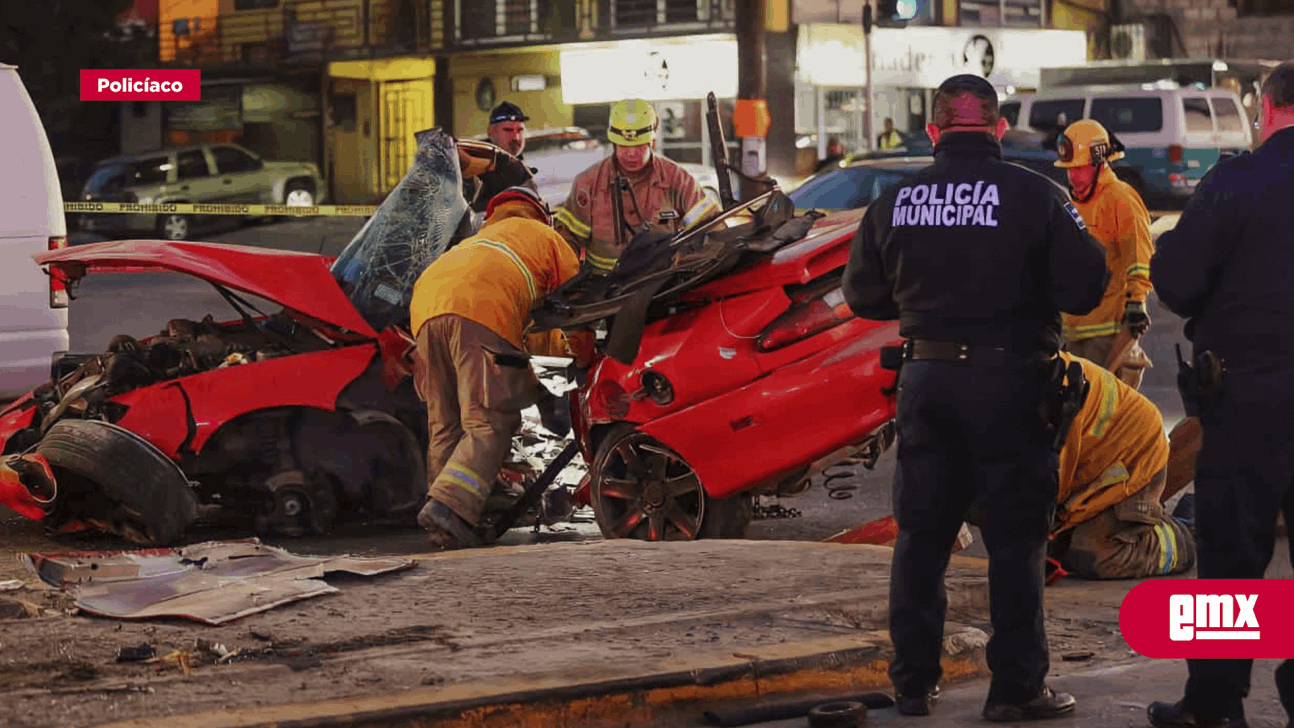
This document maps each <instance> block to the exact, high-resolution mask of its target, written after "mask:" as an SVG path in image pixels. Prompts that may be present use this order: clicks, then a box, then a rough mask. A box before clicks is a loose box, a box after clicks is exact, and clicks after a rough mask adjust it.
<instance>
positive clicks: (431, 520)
mask: <svg viewBox="0 0 1294 728" xmlns="http://www.w3.org/2000/svg"><path fill="white" fill-rule="evenodd" d="M551 222H552V221H551V217H550V215H549V211H548V206H547V205H545V204H544V202H543V200H541V199H540V198H539V196H538V195H537V194H536V193H534V192H533V191H531V190H529V189H527V188H524V187H513V188H510V189H507V190H505V191H503V192H501V193H499V194H498V195H496V196H495V197H494V198H492V199H491V200H490V203H489V207H488V208H487V210H486V219H485V224H484V225H483V226H482V227H481V229H480V231H479V232H478V233H477V234H476V235H474V236H472V237H469V238H467V239H466V240H464V241H463V242H462V243H459V244H458V245H456V246H455V247H453V248H450V249H449V250H448V251H446V252H445V253H444V254H443V255H441V256H440V257H439V258H437V259H436V260H435V261H434V262H432V264H431V265H429V266H428V267H427V270H425V271H424V272H423V273H422V275H420V276H419V277H418V280H417V282H416V283H415V284H414V288H413V299H412V302H411V303H410V307H409V308H410V310H409V317H410V326H411V329H412V330H413V331H414V332H416V334H415V336H416V341H417V345H416V349H415V352H414V385H415V387H416V389H417V392H418V396H419V397H420V398H421V399H422V400H423V401H424V402H426V403H427V428H428V435H429V440H430V442H429V445H428V448H427V476H428V480H429V483H430V484H429V486H428V496H429V499H428V501H427V503H426V505H425V506H424V507H423V509H422V511H421V512H420V513H419V514H418V524H419V525H420V526H422V527H423V528H425V529H427V531H428V532H429V533H430V536H431V540H432V542H433V543H435V544H436V545H439V546H441V547H443V548H462V547H469V546H475V545H478V543H479V541H478V539H477V537H476V534H475V532H474V530H473V529H474V527H475V526H476V524H477V522H478V520H479V519H480V517H481V510H482V507H483V506H484V504H485V500H486V498H487V497H488V496H489V495H490V491H491V490H492V488H493V487H494V481H495V477H496V476H497V475H498V472H499V469H500V467H501V466H502V465H503V463H504V461H505V460H506V459H507V457H508V454H509V453H510V452H511V449H512V437H513V435H514V434H515V433H516V431H517V430H518V428H519V427H520V426H521V411H522V410H523V409H525V408H526V407H529V406H531V405H533V404H541V405H542V403H543V402H551V401H552V397H553V395H551V394H550V393H549V392H548V390H547V389H546V388H545V387H544V386H543V385H542V384H541V383H540V382H539V380H538V379H537V378H536V377H535V374H534V372H533V371H532V370H531V368H530V364H529V359H528V358H527V356H526V352H525V347H526V346H527V344H530V345H531V346H535V345H536V344H537V343H541V342H542V343H546V345H548V346H551V347H553V348H550V349H547V350H532V351H531V352H530V353H534V354H543V355H548V356H567V355H568V354H569V353H568V348H567V342H566V341H565V340H564V339H563V338H562V337H560V336H549V335H538V336H535V335H527V326H528V324H529V323H530V311H531V309H532V308H533V307H534V304H535V302H536V301H537V300H538V299H540V298H541V297H543V296H545V295H547V294H548V293H551V292H552V291H553V290H554V289H556V288H557V287H558V286H560V285H561V284H562V283H564V282H565V281H567V280H568V279H570V278H572V277H573V276H574V275H575V274H576V273H578V272H579V266H580V264H579V260H578V259H577V258H576V257H575V253H574V251H572V250H571V247H570V246H569V245H568V244H567V243H566V241H565V240H563V239H562V237H561V236H560V235H558V234H557V231H556V230H554V229H553V228H552V227H551ZM554 349H556V350H554ZM545 424H547V423H545ZM559 434H564V433H559Z"/></svg>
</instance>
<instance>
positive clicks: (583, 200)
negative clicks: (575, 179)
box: [575, 190, 589, 207]
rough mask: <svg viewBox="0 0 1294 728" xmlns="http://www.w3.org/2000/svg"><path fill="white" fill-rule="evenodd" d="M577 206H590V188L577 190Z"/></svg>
mask: <svg viewBox="0 0 1294 728" xmlns="http://www.w3.org/2000/svg"><path fill="white" fill-rule="evenodd" d="M575 206H576V207H588V206H589V191H588V190H578V191H576V193H575Z"/></svg>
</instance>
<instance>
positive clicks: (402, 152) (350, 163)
mask: <svg viewBox="0 0 1294 728" xmlns="http://www.w3.org/2000/svg"><path fill="white" fill-rule="evenodd" d="M374 88H376V89H377V90H378V91H377V92H378V94H379V96H378V98H377V99H376V104H375V103H374V102H375V98H374ZM331 89H332V91H331V93H332V96H333V97H337V96H345V95H350V94H354V96H355V128H354V129H353V130H349V131H348V130H346V129H343V128H342V127H340V126H337V125H333V124H330V125H329V129H328V145H329V147H328V158H329V166H330V167H331V180H332V181H331V184H332V193H333V195H334V196H335V198H336V200H337V202H338V203H339V204H348V203H349V204H363V203H375V202H377V201H380V200H381V199H382V198H383V197H384V196H385V195H386V194H387V193H388V192H390V191H391V189H392V188H394V187H395V186H396V184H398V183H399V182H400V180H401V179H403V178H404V175H405V172H407V171H408V169H409V165H410V164H411V163H412V161H413V155H414V152H415V151H416V150H417V143H416V142H415V141H414V138H413V135H414V133H415V132H418V131H422V130H423V129H430V128H431V127H433V126H435V92H434V79H433V78H431V77H423V78H405V79H387V80H377V79H375V80H373V81H369V80H367V79H359V78H336V77H334V78H333V79H332V80H331Z"/></svg>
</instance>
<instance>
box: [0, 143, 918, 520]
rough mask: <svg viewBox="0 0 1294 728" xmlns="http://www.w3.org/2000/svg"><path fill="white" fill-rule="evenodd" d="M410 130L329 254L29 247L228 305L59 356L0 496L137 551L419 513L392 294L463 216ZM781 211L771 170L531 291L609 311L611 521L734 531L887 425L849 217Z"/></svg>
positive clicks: (460, 227) (448, 149)
mask: <svg viewBox="0 0 1294 728" xmlns="http://www.w3.org/2000/svg"><path fill="white" fill-rule="evenodd" d="M418 138H419V151H418V156H417V157H416V158H415V162H414V166H413V168H412V169H411V170H410V172H409V175H408V176H406V178H405V180H404V181H403V182H402V183H401V184H400V186H398V187H397V188H396V190H395V191H393V192H392V194H391V195H390V196H389V197H388V199H387V201H386V202H385V203H384V204H383V206H382V208H381V209H379V211H378V213H377V214H375V215H374V217H373V218H372V219H371V220H370V221H369V222H368V223H367V224H366V225H365V227H364V229H362V230H361V231H360V233H359V234H357V236H356V238H355V240H353V241H351V243H350V244H349V245H348V246H347V247H346V248H345V250H343V251H342V253H341V255H340V256H338V258H337V259H336V261H335V262H334V261H332V260H330V259H327V258H324V257H322V256H318V255H312V254H304V253H291V252H282V251H275V250H267V249H261V248H249V247H238V246H229V245H215V244H202V243H185V242H162V241H148V240H133V241H122V242H113V243H100V244H95V245H86V246H79V247H75V248H70V249H66V250H61V251H51V252H49V253H42V254H39V255H38V256H37V262H38V263H39V264H40V265H42V266H46V267H47V268H48V270H49V271H50V273H51V274H52V275H57V276H60V277H62V278H64V279H66V280H67V281H68V282H69V284H70V285H72V286H74V285H75V284H76V282H78V281H79V280H80V279H81V278H82V277H84V276H85V275H87V274H90V273H93V272H95V271H153V270H167V271H175V272H179V273H184V274H188V275H192V276H195V277H197V278H200V279H202V280H205V281H207V282H209V283H210V284H212V285H213V286H215V287H216V289H217V290H218V291H220V293H221V294H222V295H223V296H224V297H225V299H226V300H227V301H228V302H229V303H230V305H231V306H232V307H233V308H234V309H235V310H236V311H237V312H238V316H239V318H237V319H234V320H231V321H217V320H215V319H213V318H212V317H211V316H208V317H207V318H206V319H204V320H202V321H188V320H173V321H171V322H169V323H168V324H167V326H166V329H165V330H164V331H162V332H161V333H159V334H158V335H157V336H154V337H152V338H148V339H143V340H135V339H133V338H131V337H128V336H119V337H117V338H116V339H114V340H113V341H112V342H111V344H110V345H109V346H108V347H107V351H105V352H104V353H101V354H93V355H77V356H71V357H67V358H65V359H64V360H62V361H59V362H56V363H55V365H54V367H53V372H52V377H51V380H50V381H49V382H47V383H46V384H44V385H42V386H41V387H38V388H37V389H36V390H34V391H33V392H31V393H29V394H27V395H25V396H23V397H22V398H20V399H18V400H17V401H15V402H13V403H12V404H10V405H9V406H8V407H7V408H5V409H4V410H3V411H0V503H3V504H5V505H7V506H9V507H10V508H12V509H14V510H16V511H17V512H19V513H21V514H22V515H24V516H26V517H28V518H31V519H35V520H41V521H44V522H45V523H46V524H47V525H48V527H49V528H50V529H51V530H54V531H63V532H66V531H73V530H80V529H84V528H87V527H89V528H100V529H104V530H108V531H111V532H114V533H116V534H119V535H121V536H124V537H126V538H128V539H131V540H134V541H137V542H140V543H146V544H167V543H171V542H173V541H175V540H177V539H179V538H180V537H181V536H182V535H183V534H184V533H185V531H186V530H187V529H188V528H189V527H190V526H192V525H193V524H194V523H195V522H196V521H198V520H199V519H200V518H201V519H203V520H207V519H209V518H216V517H217V516H219V517H221V519H222V520H224V517H225V516H233V517H237V518H241V519H243V522H244V523H246V522H251V523H253V524H254V525H255V527H256V528H257V530H258V531H260V532H263V533H281V534H287V535H294V534H303V533H307V532H316V533H324V532H327V531H328V530H330V529H331V528H332V527H333V526H334V524H336V523H338V522H340V521H343V520H347V519H350V520H362V521H369V522H372V521H386V522H396V523H402V524H407V525H410V526H412V525H414V515H415V513H416V512H417V510H418V508H419V507H420V506H421V504H422V500H423V497H424V495H425V492H426V487H427V480H426V473H425V468H424V464H423V458H424V453H425V448H426V441H427V438H426V421H425V417H426V415H425V408H424V407H423V405H422V404H421V403H420V402H419V401H418V398H417V396H416V394H415V393H414V391H413V386H412V382H411V378H410V377H409V376H408V374H409V358H408V357H409V353H410V350H411V343H412V339H411V337H410V336H409V333H408V331H407V326H408V302H409V296H410V295H411V290H412V285H413V282H414V280H415V279H416V276H417V275H418V274H419V273H420V272H421V271H422V270H423V269H424V268H425V267H426V265H427V263H429V262H430V260H432V259H434V257H435V256H437V255H439V254H440V253H441V252H443V251H444V250H445V249H446V248H447V247H449V246H450V245H452V244H453V243H454V242H455V241H456V240H458V239H461V238H462V237H463V236H464V235H466V234H468V233H469V232H470V219H471V216H470V214H469V213H468V210H467V206H466V203H465V201H464V200H463V199H462V195H461V192H460V190H461V177H460V176H459V175H460V170H459V167H458V164H457V159H456V156H457V154H456V151H455V144H454V142H453V140H452V139H451V138H449V137H448V136H447V135H444V134H443V133H441V132H439V131H438V130H433V131H429V132H420V133H419V135H418ZM791 208H792V206H791V205H790V204H789V200H788V199H787V198H786V196H785V195H783V194H782V193H781V192H780V191H778V190H776V189H774V190H772V191H770V192H767V193H765V194H763V195H760V196H758V197H756V198H754V199H752V200H751V201H749V202H746V203H743V204H741V205H729V209H727V210H726V211H725V212H724V213H723V214H722V215H721V216H720V217H719V218H717V219H715V220H714V221H712V222H710V223H708V224H706V225H704V226H701V227H700V228H698V229H693V230H691V231H686V232H684V233H681V234H680V235H678V236H675V238H671V239H668V240H665V241H659V240H648V241H635V243H634V244H631V246H630V249H629V250H628V251H626V256H625V257H624V258H622V262H621V264H620V265H619V266H618V267H617V269H616V270H615V271H613V273H612V275H611V276H609V277H604V278H598V279H591V278H588V277H584V276H580V277H577V278H576V279H575V280H573V281H571V282H569V283H568V284H567V285H566V286H564V287H563V288H562V289H559V290H558V291H556V292H555V293H554V294H553V295H552V296H550V297H548V298H547V299H545V300H544V301H543V302H542V304H541V305H540V306H539V307H538V308H536V310H535V312H534V313H535V320H536V323H537V324H538V325H539V326H541V327H544V328H567V329H575V328H581V327H588V326H592V327H594V328H600V327H601V324H600V322H604V321H609V322H611V323H610V331H609V336H608V337H607V338H606V340H605V342H604V346H605V350H606V351H607V354H608V355H607V356H605V357H603V358H602V359H601V360H600V361H598V363H597V364H596V365H595V366H594V368H593V369H592V370H591V371H590V372H589V373H588V376H587V379H586V380H585V381H584V382H583V383H582V385H581V386H580V387H579V388H578V389H576V390H574V391H573V392H572V393H571V403H572V415H573V416H572V419H573V420H574V430H575V435H576V438H577V440H578V444H579V449H580V450H581V451H582V452H583V454H584V456H585V460H586V462H588V463H589V464H590V467H589V470H590V473H589V478H588V479H587V481H586V483H585V485H583V486H581V488H580V492H579V493H577V494H576V501H577V502H579V501H580V500H581V499H583V501H584V502H589V503H591V504H592V506H593V508H594V511H595V513H596V515H597V518H598V522H599V525H600V526H601V528H602V530H603V532H604V533H605V534H606V535H608V536H609V537H635V538H646V539H652V540H657V539H667V538H671V539H672V538H697V537H701V536H720V537H732V536H738V535H740V534H741V533H742V532H743V531H744V529H745V526H746V524H747V523H748V522H749V520H750V516H751V503H752V496H753V495H755V494H760V493H778V494H782V495H792V494H795V493H797V492H801V491H802V490H803V489H804V488H805V487H806V486H807V480H806V475H807V474H808V473H809V472H810V470H811V468H813V466H814V465H815V463H821V462H822V461H823V459H824V458H829V457H830V456H832V455H833V454H837V455H838V454H840V453H843V452H851V453H856V452H859V451H862V452H864V453H865V454H867V455H869V456H870V457H871V458H873V459H874V458H875V457H877V456H879V455H880V453H881V452H882V451H883V450H884V448H885V447H886V446H888V444H889V443H890V441H891V439H892V435H891V433H892V428H891V427H890V422H891V420H892V417H893V406H894V404H893V397H892V395H891V393H890V391H889V389H888V388H889V387H891V386H892V385H893V382H894V376H893V373H892V372H889V371H885V370H882V369H881V368H880V364H879V352H880V347H881V346H882V345H884V344H890V343H894V342H895V341H896V340H897V326H896V325H895V324H893V323H884V324H882V323H878V322H871V321H863V320H860V319H857V318H855V317H853V316H852V315H850V313H849V311H848V309H847V307H845V305H844V303H843V299H842V298H841V295H840V290H839V286H840V274H841V271H842V268H843V266H844V264H845V259H846V256H847V253H848V246H849V241H850V237H851V236H852V233H853V230H854V227H855V226H856V225H857V221H858V219H859V216H860V213H859V212H857V211H855V212H846V213H841V214H839V215H836V216H829V217H822V216H820V215H817V214H810V215H801V216H796V215H794V214H793V210H792V209H791ZM639 243H641V244H639ZM247 297H254V298H255V299H262V300H264V301H269V302H271V303H273V304H275V305H277V306H280V307H281V310H278V311H276V312H271V313H266V312H264V311H261V310H259V309H257V308H256V307H255V305H254V304H253V303H252V302H251V301H250V300H249V299H248V298H247ZM550 470H552V468H550ZM546 475H547V474H546ZM505 476H506V479H507V480H508V481H509V483H510V484H511V485H510V486H509V485H501V486H500V487H499V489H498V490H499V491H500V492H501V493H503V492H506V493H508V494H510V495H509V496H508V497H506V498H503V499H502V500H501V501H500V503H498V504H496V505H498V507H499V509H500V511H502V512H509V513H512V514H513V515H515V513H516V512H517V510H518V508H520V507H522V506H524V505H526V504H527V503H533V502H535V501H534V500H533V499H532V498H530V496H527V497H526V498H522V499H520V500H518V497H517V494H516V490H517V488H516V486H517V484H518V482H519V481H520V482H525V483H529V485H528V486H527V487H528V489H529V491H530V493H531V495H533V494H535V493H542V492H543V489H545V488H548V483H547V482H545V479H544V478H543V477H540V478H539V479H537V480H536V479H535V478H534V477H533V476H534V474H533V473H528V474H527V473H526V472H525V470H524V469H521V470H516V469H512V470H508V471H507V472H506V473H505ZM563 494H564V495H569V493H565V492H564V491H563ZM548 495H550V496H551V495H552V493H551V492H550V493H549V494H548ZM509 498H510V499H511V500H509ZM555 500H560V501H569V498H561V499H555ZM505 521H508V518H507V517H505V518H502V519H501V521H491V520H488V519H487V528H491V529H492V528H495V527H498V528H506V526H507V523H504V522H505ZM500 523H502V525H501V526H500V525H499V524H500ZM484 535H486V536H487V537H492V536H496V535H497V532H494V533H489V534H484Z"/></svg>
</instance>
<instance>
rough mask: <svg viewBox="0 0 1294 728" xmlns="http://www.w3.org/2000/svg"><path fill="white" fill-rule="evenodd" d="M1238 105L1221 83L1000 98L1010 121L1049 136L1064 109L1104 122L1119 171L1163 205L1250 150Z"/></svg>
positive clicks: (1069, 118) (1067, 115)
mask: <svg viewBox="0 0 1294 728" xmlns="http://www.w3.org/2000/svg"><path fill="white" fill-rule="evenodd" d="M1243 109H1244V105H1243V104H1242V103H1241V101H1240V97H1239V96H1236V94H1235V93H1234V92H1231V91H1227V90H1224V89H1207V90H1206V89H1199V88H1171V89H1167V88H1155V87H1150V88H1147V87H1143V86H1088V87H1074V88H1058V89H1050V90H1046V91H1040V92H1038V93H1036V94H1021V95H1017V96H1012V97H1010V98H1008V99H1007V100H1005V101H1004V102H1003V103H1002V115H1003V116H1005V117H1006V118H1007V119H1009V120H1010V121H1011V123H1012V125H1014V126H1015V127H1017V128H1024V127H1031V128H1033V129H1037V130H1040V131H1043V132H1047V133H1049V134H1052V135H1054V134H1055V133H1057V132H1058V131H1060V129H1059V128H1058V126H1057V119H1058V117H1060V116H1061V115H1062V114H1063V115H1064V120H1065V122H1066V123H1072V122H1075V121H1078V120H1079V119H1095V120H1096V121H1099V122H1101V124H1102V125H1103V126H1104V127H1105V128H1106V129H1108V130H1109V131H1110V132H1111V133H1112V134H1114V135H1115V136H1117V137H1118V138H1119V141H1121V142H1123V145H1124V146H1125V147H1126V150H1125V152H1124V162H1123V163H1122V164H1121V165H1120V166H1123V164H1126V170H1120V169H1118V168H1117V167H1116V170H1115V171H1116V172H1121V173H1120V175H1119V176H1120V177H1121V178H1123V179H1124V180H1125V181H1127V182H1128V183H1129V184H1131V185H1132V186H1133V187H1135V188H1136V189H1137V191H1138V192H1140V193H1141V195H1142V197H1143V198H1146V200H1147V202H1148V203H1152V201H1153V202H1157V203H1168V204H1174V203H1176V204H1180V203H1181V202H1183V201H1185V200H1186V198H1188V197H1190V195H1191V192H1193V191H1194V190H1195V185H1197V184H1198V183H1199V181H1200V180H1201V179H1202V178H1203V177H1204V175H1205V173H1207V172H1208V171H1209V169H1211V168H1212V167H1213V165H1215V164H1217V163H1218V161H1219V160H1220V159H1225V158H1226V157H1229V156H1232V155H1234V154H1239V153H1240V152H1242V151H1244V150H1246V149H1249V148H1250V146H1251V145H1252V144H1253V134H1252V129H1251V127H1250V124H1248V123H1246V120H1245V118H1244V111H1243ZM1053 138H1054V136H1053ZM1152 204H1153V203H1152Z"/></svg>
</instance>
